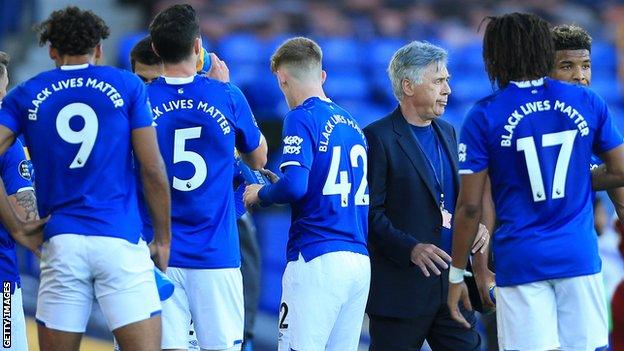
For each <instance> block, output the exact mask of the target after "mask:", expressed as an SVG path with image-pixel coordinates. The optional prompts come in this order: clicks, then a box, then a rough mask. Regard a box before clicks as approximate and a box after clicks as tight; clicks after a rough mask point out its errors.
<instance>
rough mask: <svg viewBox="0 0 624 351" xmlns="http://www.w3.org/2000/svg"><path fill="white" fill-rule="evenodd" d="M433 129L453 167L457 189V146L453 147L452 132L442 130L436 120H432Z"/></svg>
mask: <svg viewBox="0 0 624 351" xmlns="http://www.w3.org/2000/svg"><path fill="white" fill-rule="evenodd" d="M432 124H433V129H434V130H435V131H436V132H437V133H438V139H439V140H441V141H442V146H443V147H444V150H445V151H446V156H447V157H448V159H449V160H451V168H452V169H453V181H454V182H455V186H456V187H457V189H459V175H458V172H457V167H458V165H457V148H455V147H454V144H455V143H454V142H453V135H452V133H446V132H445V131H444V130H442V126H440V124H439V123H438V122H437V121H433V123H432Z"/></svg>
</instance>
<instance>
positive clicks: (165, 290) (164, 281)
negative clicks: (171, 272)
mask: <svg viewBox="0 0 624 351" xmlns="http://www.w3.org/2000/svg"><path fill="white" fill-rule="evenodd" d="M154 278H156V288H157V289H158V297H160V301H165V300H166V299H168V298H170V297H171V295H173V290H174V286H173V283H172V282H171V279H169V277H167V275H166V274H165V273H163V272H162V271H161V270H160V269H158V268H157V267H154Z"/></svg>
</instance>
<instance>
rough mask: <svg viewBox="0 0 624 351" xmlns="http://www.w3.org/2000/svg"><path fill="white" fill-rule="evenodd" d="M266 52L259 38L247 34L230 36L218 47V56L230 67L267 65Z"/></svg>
mask: <svg viewBox="0 0 624 351" xmlns="http://www.w3.org/2000/svg"><path fill="white" fill-rule="evenodd" d="M265 51H266V50H264V47H263V45H262V43H261V42H260V41H259V40H258V38H256V36H255V35H253V34H247V33H238V34H232V35H228V36H226V37H224V38H223V39H221V41H220V42H219V45H218V55H219V56H220V57H221V59H222V60H224V61H225V62H226V63H227V64H228V65H230V63H248V64H251V63H254V64H261V63H263V62H264V63H266V57H265ZM231 71H232V70H231V69H230V72H231Z"/></svg>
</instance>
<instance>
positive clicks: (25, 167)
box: [17, 160, 32, 180]
mask: <svg viewBox="0 0 624 351" xmlns="http://www.w3.org/2000/svg"><path fill="white" fill-rule="evenodd" d="M17 167H18V172H19V175H20V177H22V178H24V179H26V180H31V178H32V176H31V173H30V161H28V160H22V162H20V163H19V165H18V166H17Z"/></svg>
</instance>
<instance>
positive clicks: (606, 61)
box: [591, 41, 617, 70]
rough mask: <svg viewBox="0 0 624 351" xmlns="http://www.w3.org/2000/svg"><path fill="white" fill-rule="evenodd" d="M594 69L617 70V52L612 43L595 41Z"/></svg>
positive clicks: (593, 47)
mask: <svg viewBox="0 0 624 351" xmlns="http://www.w3.org/2000/svg"><path fill="white" fill-rule="evenodd" d="M591 58H592V67H605V68H608V69H613V70H615V67H616V66H617V52H616V50H615V46H614V45H613V44H612V43H608V42H604V41H595V42H593V43H592V52H591Z"/></svg>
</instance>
